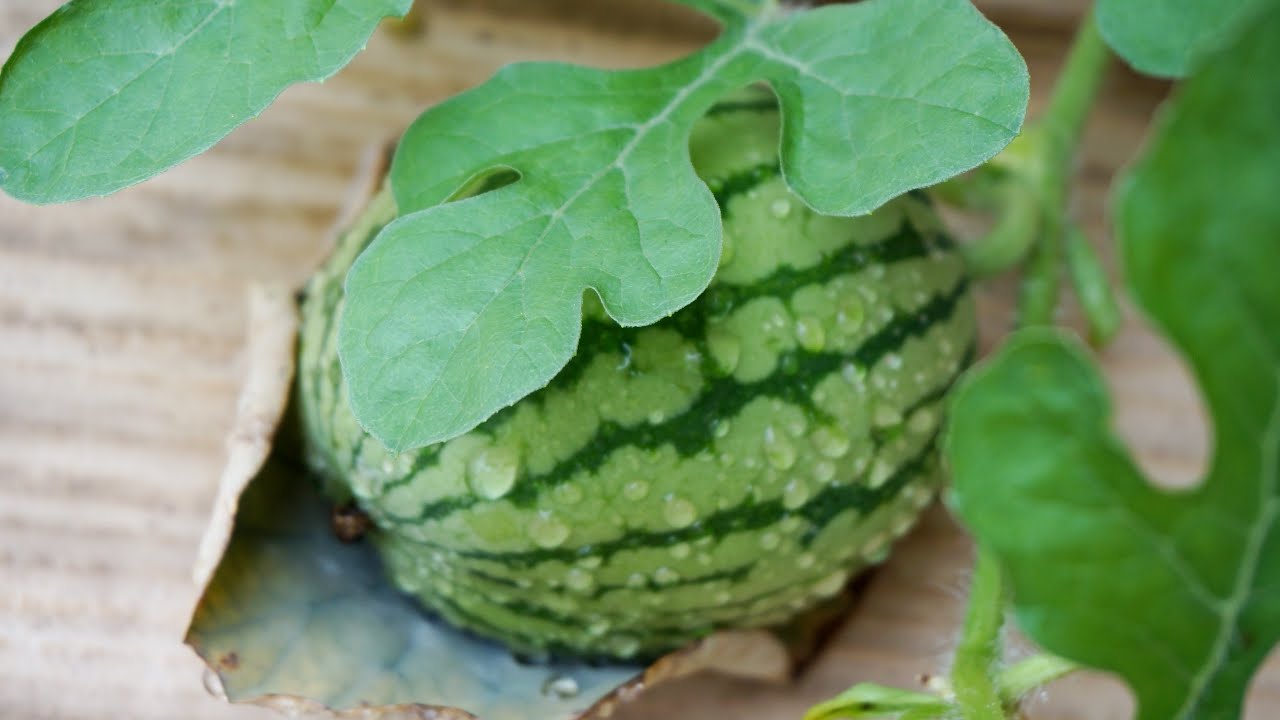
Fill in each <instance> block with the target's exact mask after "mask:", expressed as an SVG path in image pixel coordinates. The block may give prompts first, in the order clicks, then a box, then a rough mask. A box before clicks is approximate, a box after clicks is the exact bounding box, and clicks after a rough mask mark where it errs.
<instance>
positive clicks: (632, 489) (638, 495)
mask: <svg viewBox="0 0 1280 720" xmlns="http://www.w3.org/2000/svg"><path fill="white" fill-rule="evenodd" d="M648 494H649V483H647V482H645V481H643V480H632V481H631V482H629V483H627V484H626V485H623V486H622V496H623V497H625V498H626V499H628V500H643V499H644V498H645V496H646V495H648Z"/></svg>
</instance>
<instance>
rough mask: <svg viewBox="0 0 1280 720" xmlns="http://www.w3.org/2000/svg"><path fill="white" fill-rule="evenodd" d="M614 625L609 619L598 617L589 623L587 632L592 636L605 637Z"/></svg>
mask: <svg viewBox="0 0 1280 720" xmlns="http://www.w3.org/2000/svg"><path fill="white" fill-rule="evenodd" d="M610 627H612V625H611V624H610V623H609V621H608V620H605V619H603V618H598V619H595V620H592V621H591V622H589V623H587V634H588V635H590V636H591V637H603V636H604V634H605V633H607V632H609V628H610Z"/></svg>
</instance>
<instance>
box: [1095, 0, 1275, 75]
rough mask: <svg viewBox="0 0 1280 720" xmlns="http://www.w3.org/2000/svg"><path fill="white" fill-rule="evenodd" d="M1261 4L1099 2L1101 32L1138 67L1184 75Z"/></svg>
mask: <svg viewBox="0 0 1280 720" xmlns="http://www.w3.org/2000/svg"><path fill="white" fill-rule="evenodd" d="M1254 2H1255V0H1158V1H1157V2H1152V0H1098V4H1097V13H1098V29H1099V30H1101V32H1102V35H1103V37H1104V38H1106V41H1107V44H1108V45H1110V46H1111V48H1112V49H1113V50H1115V51H1116V53H1118V54H1119V55H1120V56H1121V57H1122V58H1124V59H1125V61H1126V62H1128V63H1129V64H1130V65H1132V66H1133V67H1134V69H1136V70H1139V71H1141V72H1144V73H1147V74H1148V75H1157V76H1160V77H1182V76H1184V75H1186V74H1187V72H1188V71H1189V70H1190V69H1191V67H1192V64H1193V63H1194V61H1195V59H1196V58H1197V57H1198V56H1199V55H1201V54H1202V53H1204V52H1205V51H1206V50H1210V49H1212V48H1213V47H1214V46H1216V45H1217V44H1218V43H1219V42H1220V41H1221V40H1222V39H1223V37H1224V36H1225V35H1227V34H1228V32H1229V29H1230V26H1231V24H1232V21H1234V20H1236V19H1237V18H1238V17H1239V16H1240V15H1241V14H1242V11H1243V10H1244V9H1245V8H1247V7H1249V6H1250V5H1251V4H1254Z"/></svg>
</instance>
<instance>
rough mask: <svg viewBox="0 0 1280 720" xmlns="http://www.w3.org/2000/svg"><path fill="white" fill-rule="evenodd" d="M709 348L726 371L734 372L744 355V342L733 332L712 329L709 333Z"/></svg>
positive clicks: (713, 357) (717, 362) (721, 367)
mask: <svg viewBox="0 0 1280 720" xmlns="http://www.w3.org/2000/svg"><path fill="white" fill-rule="evenodd" d="M707 349H708V350H709V351H710V352H711V357H712V359H714V360H715V361H716V364H717V365H719V366H720V369H721V370H722V371H723V372H725V373H732V372H733V371H734V369H735V368H737V367H738V360H739V359H740V358H741V357H742V343H741V342H740V341H739V340H738V337H737V336H736V335H733V334H732V333H728V332H724V331H719V330H712V331H711V332H710V333H708V335H707Z"/></svg>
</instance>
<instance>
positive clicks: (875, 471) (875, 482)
mask: <svg viewBox="0 0 1280 720" xmlns="http://www.w3.org/2000/svg"><path fill="white" fill-rule="evenodd" d="M892 475H893V469H892V468H890V467H889V465H888V464H887V463H885V461H883V460H876V463H875V465H872V466H871V477H870V478H868V479H867V484H868V485H870V486H871V487H873V488H878V487H880V486H881V485H884V484H885V482H887V481H888V480H889V478H890V477H891V476H892Z"/></svg>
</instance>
